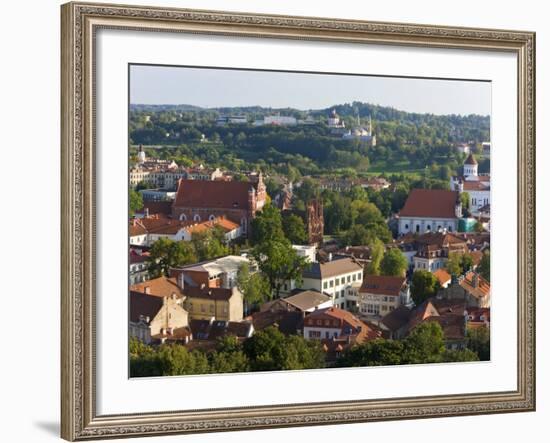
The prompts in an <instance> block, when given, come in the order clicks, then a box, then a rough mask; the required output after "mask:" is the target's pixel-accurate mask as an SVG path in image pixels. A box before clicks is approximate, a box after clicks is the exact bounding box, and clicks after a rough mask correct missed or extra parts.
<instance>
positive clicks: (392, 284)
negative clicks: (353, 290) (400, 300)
mask: <svg viewBox="0 0 550 443" xmlns="http://www.w3.org/2000/svg"><path fill="white" fill-rule="evenodd" d="M406 280H407V279H406V278H405V277H393V276H389V275H366V276H365V278H364V280H363V284H362V285H361V289H359V292H366V293H369V294H380V295H393V296H398V295H399V293H400V292H401V288H402V287H403V285H404V284H405V282H406Z"/></svg>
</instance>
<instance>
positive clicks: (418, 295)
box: [411, 270, 439, 306]
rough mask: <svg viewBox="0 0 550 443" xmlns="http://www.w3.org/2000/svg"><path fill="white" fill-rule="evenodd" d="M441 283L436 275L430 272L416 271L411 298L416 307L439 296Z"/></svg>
mask: <svg viewBox="0 0 550 443" xmlns="http://www.w3.org/2000/svg"><path fill="white" fill-rule="evenodd" d="M438 289H439V282H438V281H437V278H436V277H435V275H433V274H432V273H431V272H429V271H424V270H417V271H414V273H413V276H412V283H411V297H412V299H413V301H414V304H415V305H416V306H419V305H421V304H422V303H423V302H424V301H425V300H427V299H428V298H430V297H433V296H435V295H436V294H437V291H438Z"/></svg>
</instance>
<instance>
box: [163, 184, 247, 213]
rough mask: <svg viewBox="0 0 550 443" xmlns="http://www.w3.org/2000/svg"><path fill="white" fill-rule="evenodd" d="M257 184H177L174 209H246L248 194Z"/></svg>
mask: <svg viewBox="0 0 550 443" xmlns="http://www.w3.org/2000/svg"><path fill="white" fill-rule="evenodd" d="M256 186H257V183H251V182H242V181H238V180H232V181H210V180H184V179H181V180H179V182H178V191H177V193H176V199H175V200H174V205H173V206H174V207H192V208H218V209H248V192H249V191H250V189H254V188H255V187H256Z"/></svg>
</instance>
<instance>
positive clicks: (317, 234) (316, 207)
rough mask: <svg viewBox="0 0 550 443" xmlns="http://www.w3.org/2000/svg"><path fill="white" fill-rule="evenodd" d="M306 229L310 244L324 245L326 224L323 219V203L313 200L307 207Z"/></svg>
mask: <svg viewBox="0 0 550 443" xmlns="http://www.w3.org/2000/svg"><path fill="white" fill-rule="evenodd" d="M306 227H307V235H308V242H309V244H318V245H320V244H321V243H323V232H324V229H325V222H324V218H323V201H322V200H321V199H320V198H319V199H315V200H311V201H310V202H309V204H308V205H307V207H306Z"/></svg>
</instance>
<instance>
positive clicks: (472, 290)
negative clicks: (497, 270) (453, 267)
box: [459, 271, 491, 298]
mask: <svg viewBox="0 0 550 443" xmlns="http://www.w3.org/2000/svg"><path fill="white" fill-rule="evenodd" d="M476 275H477V278H478V284H477V286H475V283H474V278H475V276H476ZM459 284H460V286H461V287H462V288H464V289H465V290H466V291H468V293H469V294H470V295H472V296H474V297H476V298H481V297H485V296H487V295H489V292H490V291H491V284H490V283H489V282H488V281H487V280H485V279H484V278H483V277H482V276H481V275H479V274H476V273H475V272H473V271H470V272H468V273H467V274H466V275H465V276H464V278H463V279H462V280H461V281H460V282H459Z"/></svg>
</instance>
